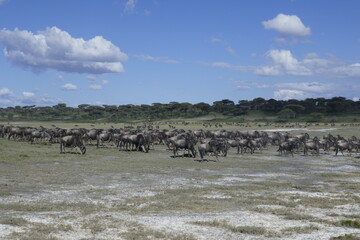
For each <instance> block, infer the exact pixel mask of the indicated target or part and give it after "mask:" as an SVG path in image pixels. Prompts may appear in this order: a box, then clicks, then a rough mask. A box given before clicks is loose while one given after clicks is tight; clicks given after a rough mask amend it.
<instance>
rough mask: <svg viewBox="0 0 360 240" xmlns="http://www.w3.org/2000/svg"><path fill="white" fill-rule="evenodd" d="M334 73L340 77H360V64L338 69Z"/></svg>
mask: <svg viewBox="0 0 360 240" xmlns="http://www.w3.org/2000/svg"><path fill="white" fill-rule="evenodd" d="M333 73H335V74H336V75H338V76H340V77H360V63H354V64H351V65H346V66H340V67H336V68H334V69H333Z"/></svg>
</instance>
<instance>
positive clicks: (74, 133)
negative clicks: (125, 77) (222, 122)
mask: <svg viewBox="0 0 360 240" xmlns="http://www.w3.org/2000/svg"><path fill="white" fill-rule="evenodd" d="M0 137H2V138H7V139H8V140H15V141H27V142H29V143H31V144H34V143H46V144H53V143H58V144H60V153H65V152H66V150H65V148H71V149H73V148H76V149H77V150H78V151H79V153H81V154H85V153H86V146H87V145H96V147H97V148H100V147H113V148H114V147H116V148H118V149H119V150H120V151H141V152H145V153H148V152H149V151H150V150H151V149H154V147H155V145H159V144H162V145H166V146H167V148H168V149H169V150H171V151H172V153H173V155H172V157H177V156H179V150H182V151H183V152H182V156H183V157H184V156H186V157H194V158H195V157H196V156H197V154H199V155H200V158H201V160H204V159H205V157H206V156H207V155H213V156H215V157H216V159H218V156H223V157H226V155H227V153H228V151H229V150H230V149H236V153H237V154H245V153H249V154H253V153H254V152H255V151H262V150H263V149H267V148H268V146H269V145H273V146H278V149H277V152H278V154H279V155H291V156H294V153H303V154H304V155H307V154H309V152H311V154H319V153H320V151H322V152H324V153H330V152H332V151H333V152H335V155H337V154H338V152H339V151H340V152H341V153H342V154H343V152H344V151H345V150H346V151H348V152H349V153H352V152H358V150H359V147H360V140H359V139H358V138H357V137H355V136H353V137H351V138H344V137H342V136H340V135H337V136H333V135H331V134H327V135H325V136H323V137H318V136H315V137H311V136H310V135H309V134H308V133H301V134H298V135H291V134H290V133H288V132H280V131H277V132H267V131H258V130H234V131H229V130H225V129H221V130H203V129H200V130H184V129H176V128H171V129H170V130H168V129H162V130H160V129H153V128H151V129H149V128H146V127H137V128H135V127H124V128H114V127H111V128H108V129H100V128H91V129H86V128H72V129H65V128H59V127H56V126H54V127H53V128H44V127H42V126H40V127H39V128H34V127H22V126H12V125H0ZM94 142H95V143H94Z"/></svg>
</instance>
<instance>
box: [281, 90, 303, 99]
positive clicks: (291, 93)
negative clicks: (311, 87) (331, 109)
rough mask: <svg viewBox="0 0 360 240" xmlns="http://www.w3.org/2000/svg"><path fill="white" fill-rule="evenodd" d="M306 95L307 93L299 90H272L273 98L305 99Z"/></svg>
mask: <svg viewBox="0 0 360 240" xmlns="http://www.w3.org/2000/svg"><path fill="white" fill-rule="evenodd" d="M308 97H309V95H308V94H306V93H305V92H304V91H300V90H290V89H280V90H278V91H275V92H274V98H275V99H278V100H289V99H305V98H308Z"/></svg>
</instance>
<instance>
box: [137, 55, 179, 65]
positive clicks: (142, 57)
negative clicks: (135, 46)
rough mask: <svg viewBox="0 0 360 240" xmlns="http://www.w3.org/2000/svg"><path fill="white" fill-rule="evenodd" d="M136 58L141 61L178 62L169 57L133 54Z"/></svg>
mask: <svg viewBox="0 0 360 240" xmlns="http://www.w3.org/2000/svg"><path fill="white" fill-rule="evenodd" d="M135 57H136V58H138V59H140V60H143V61H153V62H163V63H179V61H177V60H173V59H169V58H168V57H153V56H149V55H135Z"/></svg>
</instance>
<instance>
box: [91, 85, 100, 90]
mask: <svg viewBox="0 0 360 240" xmlns="http://www.w3.org/2000/svg"><path fill="white" fill-rule="evenodd" d="M89 88H90V89H92V90H101V89H102V86H101V85H98V84H92V85H90V86H89Z"/></svg>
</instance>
